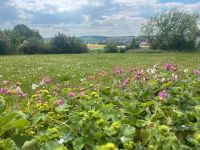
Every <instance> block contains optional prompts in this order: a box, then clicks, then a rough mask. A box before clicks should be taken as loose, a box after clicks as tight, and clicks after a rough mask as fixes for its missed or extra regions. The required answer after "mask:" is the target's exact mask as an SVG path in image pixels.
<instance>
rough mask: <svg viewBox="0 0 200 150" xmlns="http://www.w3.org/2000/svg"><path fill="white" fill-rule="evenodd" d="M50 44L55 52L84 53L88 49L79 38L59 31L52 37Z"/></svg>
mask: <svg viewBox="0 0 200 150" xmlns="http://www.w3.org/2000/svg"><path fill="white" fill-rule="evenodd" d="M51 44H52V47H53V49H54V50H55V53H58V54H64V53H84V52H87V51H88V49H87V46H86V45H85V44H83V43H82V42H81V40H80V39H77V38H75V37H71V36H66V35H65V34H61V33H58V35H56V36H55V37H54V38H53V39H52V41H51Z"/></svg>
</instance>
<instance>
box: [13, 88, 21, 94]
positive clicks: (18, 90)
mask: <svg viewBox="0 0 200 150" xmlns="http://www.w3.org/2000/svg"><path fill="white" fill-rule="evenodd" d="M14 90H15V93H20V92H22V89H21V88H20V87H16V88H15V89H14Z"/></svg>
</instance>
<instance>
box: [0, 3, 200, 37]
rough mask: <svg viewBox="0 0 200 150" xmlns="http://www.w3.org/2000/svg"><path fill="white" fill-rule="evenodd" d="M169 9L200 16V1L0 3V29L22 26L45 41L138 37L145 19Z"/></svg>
mask: <svg viewBox="0 0 200 150" xmlns="http://www.w3.org/2000/svg"><path fill="white" fill-rule="evenodd" d="M171 8H178V9H181V10H185V11H188V12H200V0H0V28H3V29H7V28H13V27H14V26H15V25H17V24H25V25H27V26H29V27H31V28H36V29H38V30H39V31H40V33H41V34H42V35H43V36H44V37H52V36H54V35H55V34H56V33H57V32H62V33H66V34H71V35H75V36H85V35H102V36H123V35H138V34H140V27H141V24H142V23H143V22H144V21H145V20H146V19H147V18H149V17H151V16H153V15H155V14H157V13H159V12H161V11H163V10H167V9H171Z"/></svg>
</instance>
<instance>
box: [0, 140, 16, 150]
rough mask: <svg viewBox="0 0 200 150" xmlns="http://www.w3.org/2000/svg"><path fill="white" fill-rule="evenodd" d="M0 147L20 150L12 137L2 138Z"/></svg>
mask: <svg viewBox="0 0 200 150" xmlns="http://www.w3.org/2000/svg"><path fill="white" fill-rule="evenodd" d="M0 149H1V150H19V149H18V148H17V146H16V144H15V142H14V141H13V140H11V139H6V140H0Z"/></svg>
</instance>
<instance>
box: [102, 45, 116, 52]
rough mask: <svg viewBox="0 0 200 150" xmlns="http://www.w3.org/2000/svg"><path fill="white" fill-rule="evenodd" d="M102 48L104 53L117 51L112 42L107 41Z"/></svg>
mask: <svg viewBox="0 0 200 150" xmlns="http://www.w3.org/2000/svg"><path fill="white" fill-rule="evenodd" d="M104 50H105V52H106V53H118V48H117V45H116V44H113V43H109V44H108V45H106V46H105V48H104Z"/></svg>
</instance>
